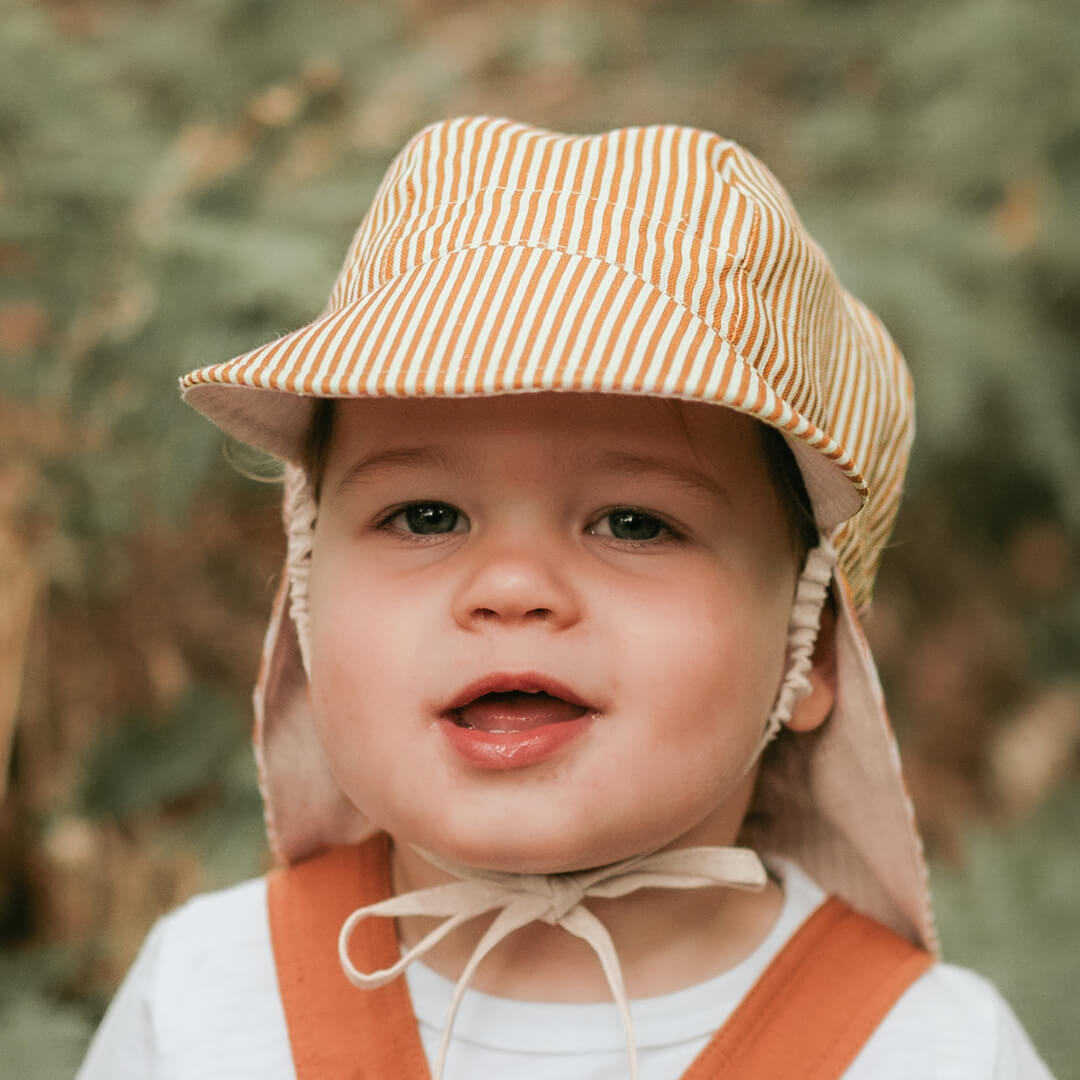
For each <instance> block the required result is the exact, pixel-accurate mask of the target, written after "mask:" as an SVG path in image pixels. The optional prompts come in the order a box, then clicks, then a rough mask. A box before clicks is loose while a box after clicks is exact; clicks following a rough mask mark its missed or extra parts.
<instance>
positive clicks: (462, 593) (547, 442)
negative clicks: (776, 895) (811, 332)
mask: <svg viewBox="0 0 1080 1080" xmlns="http://www.w3.org/2000/svg"><path fill="white" fill-rule="evenodd" d="M796 575H797V568H796V561H795V555H794V550H793V543H792V539H791V531H790V528H789V525H788V520H787V517H786V515H785V511H784V508H783V506H782V504H781V502H780V497H779V496H778V494H777V492H776V490H775V488H774V485H773V484H772V482H771V481H770V478H769V470H768V467H767V464H766V461H765V457H764V453H763V450H762V443H761V440H760V437H759V432H758V430H757V427H756V422H755V421H753V420H750V419H748V418H746V417H743V416H741V415H738V414H736V413H733V412H731V411H729V410H727V409H723V408H716V407H712V406H708V405H701V404H685V405H679V404H675V403H671V402H662V401H658V400H654V399H649V398H632V397H620V396H612V395H600V394H522V395H515V396H505V397H494V398H486V399H475V398H473V399H467V400H453V399H438V400H431V399H427V400H425V399H419V400H417V399H410V400H378V401H355V400H353V401H346V402H342V403H339V404H338V405H337V406H336V412H335V420H334V432H333V437H332V439H331V443H330V447H329V451H328V454H327V459H326V465H325V470H324V473H323V479H322V487H321V497H320V507H319V517H318V523H317V526H316V530H315V543H314V549H313V556H312V567H311V583H310V609H311V695H312V706H313V712H314V716H315V723H316V727H317V730H318V733H319V737H320V739H321V740H322V742H323V745H324V747H325V749H326V752H327V757H328V760H329V762H330V765H331V768H332V770H333V772H334V775H335V778H336V779H337V782H338V783H339V785H340V786H341V789H342V791H344V792H345V794H346V795H347V797H348V798H349V799H351V800H352V801H353V802H354V803H355V805H356V806H357V807H358V808H359V809H360V810H362V811H363V812H364V813H365V814H367V815H368V816H369V817H370V818H371V819H372V820H373V821H374V822H376V823H377V824H378V825H380V826H381V827H383V828H385V829H387V830H388V831H389V832H390V833H391V834H392V835H393V836H395V838H397V839H398V840H399V841H403V842H406V843H412V844H416V845H418V846H420V847H423V848H426V849H428V850H430V851H433V852H435V853H436V854H440V855H443V856H445V857H449V858H453V859H457V860H459V861H462V862H465V863H468V864H471V865H475V866H482V867H487V868H493V869H502V870H514V871H522V872H524V871H544V872H551V871H556V870H569V869H580V868H583V867H586V866H594V865H599V864H603V863H607V862H611V861H613V860H616V859H620V858H625V857H628V856H630V855H633V854H636V853H639V852H643V851H646V850H649V849H654V848H657V847H661V846H664V845H667V844H672V843H676V842H678V843H683V844H689V843H695V844H696V843H713V844H726V843H731V842H732V841H733V840H734V838H735V834H736V832H737V830H738V827H739V824H740V822H741V820H742V816H743V814H744V812H745V806H746V802H747V800H748V798H749V793H750V787H751V785H752V779H753V770H750V771H749V772H748V771H747V770H748V767H749V765H750V762H751V760H752V758H753V754H754V751H755V749H756V747H757V744H758V741H759V739H760V737H761V733H762V731H763V729H764V726H765V721H766V717H767V715H768V713H769V710H770V707H771V706H772V703H773V700H774V698H775V695H776V691H777V687H778V685H779V682H780V680H781V677H782V675H783V669H784V659H785V642H786V628H787V620H788V615H789V611H790V606H791V599H792V593H793V589H794V584H795V580H796Z"/></svg>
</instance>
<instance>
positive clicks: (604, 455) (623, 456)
mask: <svg viewBox="0 0 1080 1080" xmlns="http://www.w3.org/2000/svg"><path fill="white" fill-rule="evenodd" d="M589 460H590V463H591V464H594V465H595V466H597V467H598V468H600V469H603V470H606V471H609V472H616V473H629V474H631V475H634V476H645V475H651V476H656V477H659V478H660V479H662V480H673V481H675V482H676V483H677V484H678V485H679V486H681V487H684V488H688V489H690V490H691V491H697V492H699V493H704V494H705V495H708V496H709V497H710V498H714V499H721V500H722V501H723V502H726V503H730V502H731V495H730V493H729V492H728V490H727V488H725V487H724V486H723V485H722V484H720V483H719V482H717V480H715V479H714V478H713V477H711V476H709V474H708V473H706V472H702V471H701V470H700V469H695V468H694V466H692V465H686V464H684V463H683V462H681V461H669V460H668V459H667V458H661V457H652V456H651V455H649V454H635V453H632V452H631V451H627V450H605V451H603V452H601V453H599V454H597V455H595V457H591V458H590V459H589Z"/></svg>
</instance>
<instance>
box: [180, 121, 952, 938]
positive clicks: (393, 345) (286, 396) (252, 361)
mask: <svg viewBox="0 0 1080 1080" xmlns="http://www.w3.org/2000/svg"><path fill="white" fill-rule="evenodd" d="M181 388H182V391H183V393H184V396H185V398H186V400H187V401H188V402H189V403H190V404H191V405H193V406H194V407H195V408H197V409H199V410H200V411H201V412H203V413H204V414H206V415H207V416H208V417H209V418H210V419H211V420H213V421H214V422H215V423H216V424H218V425H219V426H220V427H221V428H223V429H224V430H225V431H227V432H228V433H229V434H231V435H233V436H234V437H236V438H239V439H241V440H242V441H245V442H248V443H250V444H252V445H254V446H257V447H260V448H262V449H265V450H268V451H270V452H272V453H274V454H276V455H278V456H279V457H281V458H283V459H285V460H286V461H287V462H291V463H292V464H291V465H290V466H289V467H288V468H287V470H286V492H285V522H286V529H287V531H288V532H289V535H290V562H289V570H290V572H293V571H295V570H296V568H297V567H300V566H301V565H302V564H303V562H304V560H305V557H306V555H307V553H308V552H309V551H310V535H311V525H312V521H313V520H314V496H313V493H312V491H311V490H310V484H309V483H308V480H307V477H306V476H305V475H304V471H303V467H302V456H303V451H304V446H305V442H306V435H307V432H308V429H309V427H310V421H311V417H312V414H313V408H314V407H313V401H314V399H315V398H317V397H331V398H333V397H384V396H423V395H441V396H479V395H491V394H508V393H526V392H537V391H550V390H554V391H579V392H590V393H617V394H650V395H656V396H662V397H667V398H679V399H686V400H690V401H701V402H709V403H713V404H717V405H723V406H726V407H728V408H733V409H737V410H740V411H742V412H744V413H747V414H749V415H752V416H754V417H756V418H758V419H760V420H761V421H763V422H764V423H767V424H771V425H773V426H774V427H776V428H778V429H779V430H780V431H781V432H782V433H783V434H784V436H785V438H786V439H787V441H788V444H789V445H790V447H791V449H792V451H793V453H794V455H795V458H796V460H797V462H798V464H799V466H800V469H801V470H802V473H803V476H804V478H805V480H806V486H807V490H808V492H809V494H810V497H811V500H812V502H813V506H814V512H815V516H816V518H817V522H818V525H819V527H820V528H821V530H822V531H823V532H824V533H827V534H828V535H829V537H830V538H831V540H832V542H833V544H834V546H835V547H836V549H837V551H838V553H839V561H838V566H837V573H838V578H839V581H838V583H837V588H836V590H835V595H836V599H837V609H838V614H837V631H836V641H837V683H838V686H837V697H836V704H835V707H834V709H833V713H832V715H831V717H830V718H829V721H828V723H826V724H825V725H823V727H822V728H820V729H819V730H818V731H816V732H814V733H812V734H811V735H800V736H799V737H797V738H791V739H783V740H778V741H777V742H776V743H774V744H773V746H772V747H771V748H770V750H769V752H768V753H767V754H766V756H765V757H764V758H763V760H762V764H761V767H760V770H759V774H758V782H757V787H756V791H755V806H754V811H753V813H752V814H751V816H750V818H749V819H748V820H749V821H753V822H756V823H758V825H759V826H760V831H759V832H757V833H756V834H754V835H753V836H751V835H748V834H744V836H743V837H741V838H740V839H741V840H743V841H745V842H748V843H750V844H751V845H752V846H754V847H756V848H757V849H758V850H763V851H773V852H777V853H780V854H786V855H788V856H789V857H791V858H793V859H794V860H795V861H796V862H798V863H799V864H800V865H801V866H802V867H803V868H804V869H805V870H806V871H807V872H809V873H810V874H811V875H812V876H814V877H815V878H816V879H817V880H818V881H819V882H820V883H821V884H822V885H823V886H824V888H825V889H826V890H827V891H830V892H834V893H836V894H838V895H840V896H842V897H844V898H845V899H846V900H847V901H848V902H849V903H850V904H851V905H852V906H854V907H855V908H856V909H858V910H860V911H863V912H865V913H867V914H871V915H873V916H875V917H876V918H878V919H879V920H880V921H882V922H884V923H886V924H887V925H889V926H891V927H892V928H893V929H895V930H897V931H898V932H899V933H901V934H903V935H904V936H906V937H908V938H909V939H910V940H912V941H914V942H916V943H918V944H921V945H923V946H925V947H927V948H930V949H933V948H935V947H936V938H935V933H934V926H933V917H932V913H931V910H930V903H929V895H928V891H927V884H926V867H925V862H924V860H923V856H922V849H921V845H920V843H919V839H918V834H917V831H916V829H915V825H914V818H913V815H912V811H911V804H910V801H909V800H908V798H907V795H906V793H905V790H904V785H903V780H902V776H901V772H900V764H899V756H898V754H897V751H896V746H895V743H894V741H893V738H892V733H891V729H890V726H889V721H888V717H887V715H886V712H885V706H884V701H883V698H882V695H881V688H880V685H879V683H878V679H877V674H876V672H875V669H874V665H873V660H872V658H871V656H870V652H869V649H868V648H867V646H866V642H865V639H864V638H863V636H862V633H861V629H860V625H859V617H858V610H859V609H861V608H862V607H864V606H865V605H866V603H867V602H868V601H869V596H870V591H871V586H872V582H873V577H874V573H875V570H876V568H877V564H878V560H879V557H880V553H881V550H882V547H883V546H884V542H885V540H886V538H887V536H888V533H889V530H890V528H891V527H892V523H893V519H894V517H895V514H896V510H897V504H898V500H899V496H900V490H901V485H902V479H903V474H904V469H905V466H906V460H907V454H908V449H909V446H910V442H911V436H912V396H911V384H910V379H909V376H908V373H907V369H906V367H905V365H904V362H903V359H902V358H901V356H900V354H899V353H898V351H897V349H896V347H895V345H894V344H893V342H892V340H891V339H890V338H889V335H888V333H887V332H886V331H885V329H884V328H883V327H882V325H881V323H880V322H879V321H878V320H877V318H876V317H875V316H874V315H873V314H872V313H871V312H870V311H868V310H867V309H866V308H865V307H864V306H863V305H862V304H861V303H860V302H859V301H858V300H856V299H855V298H854V297H853V296H852V295H851V294H850V293H848V292H846V291H845V290H844V289H843V288H842V286H841V285H840V284H839V282H838V281H837V279H836V277H835V275H834V274H833V271H832V269H831V267H830V266H829V263H828V261H827V259H826V258H825V256H824V254H823V252H822V251H821V249H820V248H819V247H818V246H817V245H816V244H815V243H814V241H813V240H812V239H811V238H810V236H809V235H808V234H807V232H806V231H805V229H804V228H803V226H802V224H801V222H800V221H799V219H798V216H797V215H796V213H795V210H794V209H793V207H792V205H791V203H790V201H789V199H788V197H787V195H786V194H785V192H784V191H783V189H782V188H781V187H780V185H779V184H778V182H777V181H776V180H775V179H774V177H773V176H772V174H771V173H770V172H769V171H768V169H766V168H765V166H764V165H762V164H761V162H759V161H758V160H757V159H756V158H754V157H753V156H752V155H751V154H749V153H748V152H747V151H746V150H744V149H742V148H741V147H739V146H737V145H736V144H735V143H733V142H731V141H729V140H727V139H723V138H721V137H720V136H718V135H714V134H711V133H709V132H705V131H698V130H694V129H690V128H683V127H674V126H663V127H648V128H631V129H626V130H619V131H612V132H608V133H605V134H600V135H589V136H571V135H561V134H557V133H554V132H550V131H543V130H539V129H537V128H534V127H529V126H527V125H525V124H520V123H514V122H512V121H509V120H501V119H493V118H489V117H465V118H459V119H454V120H449V121H446V122H442V123H438V124H435V125H432V126H431V127H429V128H427V129H425V130H424V131H422V132H420V133H419V134H418V135H417V136H416V137H415V138H413V139H412V140H411V141H410V142H409V143H408V145H407V146H406V147H405V148H404V149H403V150H402V152H401V153H400V154H399V155H398V157H397V158H396V159H395V160H394V162H393V164H392V165H391V167H390V170H389V172H388V173H387V175H386V177H385V179H384V180H383V182H382V184H381V186H380V187H379V189H378V191H377V192H376V195H375V197H374V200H373V202H372V205H371V207H370V209H369V211H368V213H367V216H366V217H365V218H364V220H363V222H362V223H361V225H360V228H359V230H358V231H357V233H356V235H355V237H354V239H353V241H352V244H351V245H350V247H349V250H348V254H347V255H346V258H345V262H344V265H343V267H342V269H341V272H340V274H339V275H338V278H337V281H336V283H335V285H334V288H333V292H332V294H331V297H330V301H329V304H328V306H327V308H326V309H325V310H324V312H323V313H322V314H321V315H320V316H319V317H318V318H317V319H315V320H314V321H313V322H311V323H310V324H308V325H307V326H304V327H301V328H300V329H299V330H296V331H294V332H292V333H290V334H286V335H285V336H284V337H281V338H279V339H278V340H276V341H273V342H270V343H269V344H267V345H264V346H262V347H260V348H257V349H254V350H252V351H251V352H248V353H245V354H243V355H242V356H238V357H236V358H235V359H233V360H230V361H228V362H226V363H221V364H215V365H213V366H210V367H205V368H202V369H201V370H199V371H195V372H193V373H192V374H190V375H187V376H186V377H185V378H184V379H182V380H181ZM303 580H304V579H303V576H302V575H301V574H298V573H293V580H292V583H291V588H292V591H293V594H294V595H293V600H294V602H296V601H302V599H303V598H302V596H299V593H300V592H301V591H302V590H301V588H300V586H302V583H303ZM298 583H299V584H298ZM289 588H290V584H289V579H288V577H286V579H285V581H284V582H283V587H282V589H281V591H280V592H279V596H278V601H277V603H276V605H275V610H274V614H273V616H272V619H271V625H270V628H269V631H268V634H267V638H266V645H265V650H264V657H263V666H262V670H261V673H260V677H259V681H258V685H257V687H256V693H255V714H256V721H255V743H256V751H257V757H258V761H259V767H260V782H261V786H262V790H263V796H264V800H265V806H266V817H267V826H268V831H269V833H270V839H271V843H272V845H273V847H274V850H275V853H276V854H277V855H278V856H279V857H280V858H281V859H282V860H284V861H286V862H290V861H295V860H297V859H301V858H303V857H305V856H306V855H310V854H313V853H314V852H317V851H319V850H320V849H322V848H325V847H327V846H329V845H331V844H337V843H348V842H354V841H357V840H359V839H361V838H362V837H363V836H365V835H367V834H369V833H370V831H371V827H372V826H371V823H370V822H367V821H365V820H364V819H363V818H362V817H361V816H360V815H359V814H358V813H357V811H356V810H355V808H354V807H353V806H352V805H351V804H350V803H349V802H348V801H347V800H346V799H345V798H344V796H343V795H342V794H341V792H340V791H339V790H338V789H337V787H336V784H335V783H334V780H333V777H332V775H331V773H330V770H329V766H328V765H327V763H326V760H325V756H324V754H323V752H322V749H321V746H320V745H319V743H318V739H317V736H316V735H315V733H314V729H313V725H312V723H311V718H310V706H309V703H308V698H307V689H306V675H305V673H304V667H303V663H302V658H301V656H300V645H299V642H300V639H301V638H302V637H303V633H302V632H301V633H300V634H299V635H298V633H297V629H298V623H297V619H300V618H301V614H302V610H303V607H304V605H303V603H302V602H297V603H295V604H294V608H293V610H292V611H291V610H290V606H289V596H288V591H289ZM294 613H295V614H294Z"/></svg>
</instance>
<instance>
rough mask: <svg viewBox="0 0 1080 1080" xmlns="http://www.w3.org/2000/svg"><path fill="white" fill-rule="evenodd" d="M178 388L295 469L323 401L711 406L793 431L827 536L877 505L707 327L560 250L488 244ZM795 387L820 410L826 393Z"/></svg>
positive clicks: (626, 276)
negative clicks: (556, 394) (511, 396)
mask: <svg viewBox="0 0 1080 1080" xmlns="http://www.w3.org/2000/svg"><path fill="white" fill-rule="evenodd" d="M735 300H738V298H737V297H736V298H735ZM733 302H735V301H733ZM741 302H743V303H745V298H743V300H742V301H741ZM612 312H618V313H620V316H619V317H618V318H614V317H613V316H612V314H611V313H612ZM466 327H467V329H466ZM525 328H531V329H528V330H526V329H525ZM597 373H603V374H602V375H598V374H597ZM180 385H181V391H182V393H183V395H184V398H185V400H186V401H187V402H188V403H189V404H190V405H192V406H193V407H194V408H196V409H198V410H199V411H200V412H202V413H203V414H204V415H205V416H207V417H208V418H209V419H210V420H212V421H213V422H214V423H215V424H217V425H218V426H219V427H220V428H222V429H223V430H225V431H226V432H228V433H229V434H230V435H232V436H234V437H235V438H237V439H240V440H241V441H242V442H245V443H248V444H250V445H252V446H255V447H258V448H260V449H263V450H266V451H268V452H270V453H272V454H275V455H277V456H278V457H280V458H282V459H284V460H286V461H292V462H300V461H301V460H302V456H303V452H304V446H305V439H306V433H307V430H308V428H309V425H310V422H311V416H312V411H313V398H316V397H329V398H363V397H397V396H409V397H423V396H439V397H460V396H468V397H476V396H483V395H494V394H508V393H529V392H539V391H569V392H583V393H587V392H603V393H608V394H620V393H621V394H644V395H648V396H657V397H664V398H669V399H670V398H674V399H683V400H687V401H700V402H707V403H711V404H718V405H724V406H726V407H728V408H732V409H736V410H738V411H740V412H744V413H747V414H749V415H751V416H754V417H755V418H757V419H759V420H761V421H763V422H764V423H767V424H770V425H771V426H773V427H775V428H777V429H778V430H779V431H781V432H782V433H783V434H784V436H785V437H786V438H787V440H788V443H789V445H790V446H791V447H792V451H793V453H794V454H795V457H796V460H797V462H798V464H799V467H800V469H801V470H802V472H803V476H804V479H805V482H806V486H807V490H808V492H809V494H810V497H811V501H812V503H813V506H814V512H815V516H816V518H817V522H818V525H819V526H820V528H821V529H822V530H823V531H826V532H827V531H829V530H831V529H832V528H833V527H834V526H836V525H837V524H839V523H840V522H842V521H845V520H847V519H848V518H850V517H851V516H852V515H853V514H855V513H857V512H858V510H859V509H860V508H861V507H862V505H863V504H864V502H865V500H866V485H865V482H864V479H863V477H862V475H861V474H860V473H859V470H858V468H857V467H856V465H855V464H854V462H853V461H852V459H851V457H850V455H849V453H848V451H847V449H846V448H844V447H842V446H840V445H839V444H837V443H836V442H835V441H834V440H833V439H831V438H830V437H829V436H828V435H826V433H825V432H824V431H822V430H821V429H820V428H819V427H818V426H817V425H816V424H815V423H814V422H813V420H812V419H811V418H810V417H809V416H808V415H806V412H805V410H802V409H800V408H799V407H797V404H796V403H795V401H794V400H793V399H792V400H789V399H788V398H785V397H784V396H782V395H781V394H779V393H777V391H776V390H775V389H774V388H773V386H771V385H770V383H769V381H768V380H767V379H766V378H765V377H764V376H763V374H762V373H761V372H759V371H758V369H757V368H756V367H755V365H754V364H753V363H751V362H750V361H749V360H748V359H747V358H746V357H745V356H743V355H741V354H740V352H739V350H738V349H737V348H736V346H735V345H733V344H732V343H731V342H730V341H728V340H726V339H725V338H724V337H722V336H721V335H720V334H718V333H717V331H716V330H715V329H714V328H713V327H712V326H710V325H709V324H708V323H706V322H704V321H703V320H702V319H700V318H698V317H697V316H696V315H694V314H693V313H692V312H691V311H690V310H689V309H688V308H686V307H685V306H683V305H682V304H680V303H678V302H677V301H675V300H674V299H673V298H672V297H670V296H668V295H667V294H666V293H665V292H663V291H662V290H660V289H658V288H656V287H655V286H654V285H652V284H650V283H649V282H647V281H645V280H644V279H643V278H641V277H638V276H637V275H635V274H633V273H631V272H629V271H627V270H625V269H623V268H621V267H619V266H616V265H613V264H612V263H609V262H606V261H604V260H602V259H597V258H592V257H590V256H585V255H581V254H571V253H567V252H564V251H558V250H554V249H551V248H544V247H529V246H525V245H507V244H502V245H487V246H481V247H473V248H466V249H464V250H458V251H454V252H451V253H450V254H448V255H444V256H442V257H440V258H437V259H432V260H430V261H429V262H426V263H423V264H421V265H419V266H416V267H413V268H412V269H409V270H405V271H403V272H402V273H400V274H398V275H396V276H394V277H392V278H391V279H390V280H389V281H388V282H386V283H385V284H384V285H382V286H381V287H380V288H378V289H374V290H372V291H371V292H369V293H366V294H365V295H363V296H361V297H359V298H357V299H354V300H351V301H350V302H347V303H345V304H344V305H343V306H341V307H340V308H337V309H335V310H333V311H330V312H327V313H326V314H324V315H322V316H321V317H320V318H318V319H316V320H314V321H313V322H311V323H309V324H308V325H307V326H304V327H301V328H300V329H299V330H295V331H293V332H292V333H290V334H286V335H285V336H283V337H281V338H278V339H277V340H276V341H272V342H270V343H268V344H266V345H263V346H261V347H260V348H258V349H253V350H251V351H250V352H247V353H244V354H243V355H241V356H238V357H235V358H234V359H232V360H230V361H227V362H226V363H223V364H216V365H213V366H210V367H206V368H202V369H200V370H198V371H195V372H192V373H191V374H190V375H187V376H185V378H184V379H182V380H181V384H180ZM790 389H791V390H792V392H793V395H794V392H795V391H796V389H798V392H799V393H800V394H801V395H802V397H803V398H804V399H806V400H807V401H814V400H820V399H821V397H822V396H823V394H824V392H825V389H826V388H821V387H818V388H809V389H808V388H807V387H806V386H805V385H802V386H798V387H797V386H796V384H792V385H791V387H790Z"/></svg>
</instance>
